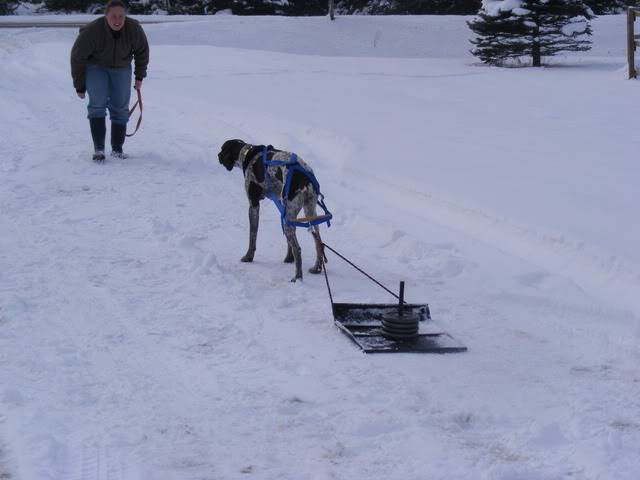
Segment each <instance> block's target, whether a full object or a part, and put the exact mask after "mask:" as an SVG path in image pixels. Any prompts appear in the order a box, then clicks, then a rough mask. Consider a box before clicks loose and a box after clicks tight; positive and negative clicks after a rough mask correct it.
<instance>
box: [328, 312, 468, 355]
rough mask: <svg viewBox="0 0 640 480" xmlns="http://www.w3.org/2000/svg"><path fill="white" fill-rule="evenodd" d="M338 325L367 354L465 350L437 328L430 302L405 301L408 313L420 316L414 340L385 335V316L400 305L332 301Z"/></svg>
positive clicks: (465, 348)
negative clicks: (383, 328)
mask: <svg viewBox="0 0 640 480" xmlns="http://www.w3.org/2000/svg"><path fill="white" fill-rule="evenodd" d="M331 308H332V310H333V318H334V321H335V324H336V326H337V327H338V328H339V329H340V330H341V331H342V332H343V333H344V334H345V335H347V336H348V337H349V338H350V339H351V340H352V341H353V342H354V343H355V344H356V345H358V346H359V347H360V348H361V349H362V351H363V352H364V353H394V352H397V353H459V352H466V351H467V347H465V346H464V345H462V344H461V343H460V342H458V341H457V340H456V339H454V338H453V337H452V336H451V335H449V334H448V333H444V332H439V331H437V329H436V327H435V325H434V324H433V322H432V321H431V314H430V312H429V305H427V304H422V305H420V304H411V303H405V304H403V307H402V308H403V309H404V310H405V311H407V312H415V313H417V314H418V315H420V324H419V331H418V336H417V337H415V338H411V339H391V338H387V337H385V336H384V335H383V334H382V326H381V323H382V315H383V314H385V313H387V314H388V313H390V312H397V311H398V305H397V304H386V303H332V304H331Z"/></svg>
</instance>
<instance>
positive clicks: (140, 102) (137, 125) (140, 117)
mask: <svg viewBox="0 0 640 480" xmlns="http://www.w3.org/2000/svg"><path fill="white" fill-rule="evenodd" d="M136 92H137V94H138V99H137V100H136V103H134V104H133V107H131V109H130V110H129V118H131V115H133V112H134V111H135V110H136V107H138V106H140V115H139V116H138V122H137V123H136V129H135V130H134V131H133V132H132V133H127V137H133V136H134V135H135V133H136V132H137V131H138V129H139V128H140V124H141V123H142V94H141V93H140V89H139V88H136Z"/></svg>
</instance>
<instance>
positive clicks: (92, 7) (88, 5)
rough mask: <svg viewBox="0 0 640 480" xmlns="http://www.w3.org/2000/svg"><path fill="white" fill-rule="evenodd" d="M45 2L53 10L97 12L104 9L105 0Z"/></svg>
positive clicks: (57, 0)
mask: <svg viewBox="0 0 640 480" xmlns="http://www.w3.org/2000/svg"><path fill="white" fill-rule="evenodd" d="M44 4H45V7H46V9H47V10H49V11H51V12H55V11H63V12H84V13H96V12H100V11H102V10H103V9H104V2H102V1H100V0H98V1H96V0H45V2H44Z"/></svg>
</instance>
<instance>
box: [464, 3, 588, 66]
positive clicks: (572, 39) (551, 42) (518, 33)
mask: <svg viewBox="0 0 640 480" xmlns="http://www.w3.org/2000/svg"><path fill="white" fill-rule="evenodd" d="M593 17H594V15H593V12H592V11H591V9H589V7H587V6H586V5H585V4H584V3H583V2H582V0H484V1H483V5H482V8H481V9H480V12H479V13H478V16H477V17H476V18H475V19H474V20H472V21H470V22H467V24H468V25H469V27H470V28H471V30H473V32H474V33H475V34H476V35H478V36H477V37H476V38H475V39H474V40H471V43H473V44H474V45H475V48H473V49H472V53H473V54H474V55H475V56H477V57H479V58H480V59H481V60H482V61H483V62H484V63H488V64H492V65H501V64H504V62H505V61H506V60H507V59H512V58H520V57H526V56H530V57H531V58H532V64H533V66H534V67H539V66H541V64H542V57H550V56H553V55H555V54H556V53H558V52H568V51H571V52H579V51H586V50H589V49H590V48H591V41H590V40H589V39H588V37H589V36H590V35H591V25H590V23H589V20H591V19H592V18H593Z"/></svg>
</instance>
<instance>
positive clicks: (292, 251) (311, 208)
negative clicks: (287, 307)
mask: <svg viewBox="0 0 640 480" xmlns="http://www.w3.org/2000/svg"><path fill="white" fill-rule="evenodd" d="M266 148H267V158H268V160H269V161H282V162H288V161H289V160H290V159H291V158H292V155H293V154H292V153H291V152H284V151H281V150H276V149H274V148H273V147H272V146H271V145H269V146H268V147H266ZM264 149H265V146H264V145H250V144H248V143H245V142H243V141H242V140H227V141H226V142H224V144H223V145H222V148H221V149H220V153H218V160H220V163H221V164H222V165H224V166H225V168H226V169H227V170H229V171H231V170H233V167H238V168H241V169H242V171H243V173H244V187H245V191H246V192H247V197H248V198H249V249H248V250H247V253H246V254H245V256H244V257H242V261H243V262H252V261H253V256H254V254H255V251H256V239H257V236H258V223H259V219H260V200H262V199H264V198H266V197H268V196H270V195H273V194H275V195H277V197H278V198H279V199H281V200H282V202H285V203H286V205H287V209H286V212H287V214H286V219H287V220H288V221H295V220H296V217H297V216H298V213H299V212H300V210H302V209H304V215H305V217H315V216H316V204H317V202H318V193H317V192H316V191H315V189H314V187H313V185H312V183H311V181H310V180H309V178H308V177H307V176H306V175H305V174H304V173H302V172H300V171H295V170H294V171H293V177H292V179H291V186H290V189H289V194H288V196H287V198H283V197H284V195H285V192H284V185H285V181H286V179H287V173H288V169H287V167H286V166H265V164H264V162H263V151H264ZM298 162H299V163H300V165H301V166H302V167H303V168H305V169H307V170H308V171H309V172H312V170H311V168H310V167H309V166H308V165H307V164H306V163H304V162H303V161H302V160H301V159H300V158H299V157H298ZM283 227H284V234H285V236H286V238H287V255H286V257H285V258H284V261H285V262H286V263H292V262H294V261H295V266H296V271H295V276H294V277H293V278H292V279H291V281H292V282H295V281H296V280H298V279H302V256H301V249H300V244H298V239H297V237H296V228H295V227H294V226H291V225H287V224H284V225H283ZM312 228H313V229H314V235H313V238H314V240H315V247H316V262H315V264H314V265H313V267H311V268H310V269H309V272H310V273H320V272H321V271H322V258H323V250H322V240H321V238H320V230H319V228H318V226H317V225H315V226H313V227H312Z"/></svg>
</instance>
